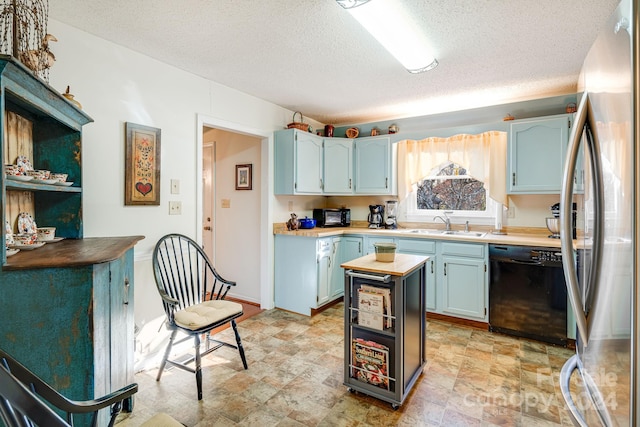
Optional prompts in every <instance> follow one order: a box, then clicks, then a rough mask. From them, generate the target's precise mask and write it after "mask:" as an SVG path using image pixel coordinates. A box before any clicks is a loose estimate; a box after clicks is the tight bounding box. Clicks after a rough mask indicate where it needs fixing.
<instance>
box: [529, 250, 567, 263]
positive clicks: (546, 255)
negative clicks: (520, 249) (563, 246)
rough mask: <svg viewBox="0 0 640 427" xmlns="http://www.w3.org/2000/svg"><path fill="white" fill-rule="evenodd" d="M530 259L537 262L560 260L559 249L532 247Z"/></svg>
mask: <svg viewBox="0 0 640 427" xmlns="http://www.w3.org/2000/svg"><path fill="white" fill-rule="evenodd" d="M531 259H532V260H537V261H539V262H562V254H561V252H560V249H532V250H531Z"/></svg>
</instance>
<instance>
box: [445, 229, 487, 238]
mask: <svg viewBox="0 0 640 427" xmlns="http://www.w3.org/2000/svg"><path fill="white" fill-rule="evenodd" d="M441 234H451V235H454V236H470V237H484V236H486V234H487V233H481V232H479V231H464V230H450V231H443V232H442V233H441Z"/></svg>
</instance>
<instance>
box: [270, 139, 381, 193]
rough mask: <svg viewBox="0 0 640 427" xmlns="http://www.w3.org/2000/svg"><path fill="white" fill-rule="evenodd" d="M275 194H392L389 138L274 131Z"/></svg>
mask: <svg viewBox="0 0 640 427" xmlns="http://www.w3.org/2000/svg"><path fill="white" fill-rule="evenodd" d="M274 142H275V148H274V163H275V172H274V175H275V178H274V193H275V194H276V195H278V194H286V195H296V194H301V195H302V194H326V195H333V194H335V195H354V194H370V195H385V194H392V188H393V186H392V165H391V141H390V139H389V137H379V136H377V137H367V138H357V139H347V138H322V137H319V136H317V135H313V134H310V133H309V132H302V131H300V130H297V129H287V130H281V131H277V132H274Z"/></svg>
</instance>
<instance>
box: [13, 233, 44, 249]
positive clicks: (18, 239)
mask: <svg viewBox="0 0 640 427" xmlns="http://www.w3.org/2000/svg"><path fill="white" fill-rule="evenodd" d="M13 238H14V240H15V243H16V244H17V245H23V246H24V245H33V244H34V243H36V242H37V241H38V235H37V234H36V233H27V234H16V235H15V236H14V237H13Z"/></svg>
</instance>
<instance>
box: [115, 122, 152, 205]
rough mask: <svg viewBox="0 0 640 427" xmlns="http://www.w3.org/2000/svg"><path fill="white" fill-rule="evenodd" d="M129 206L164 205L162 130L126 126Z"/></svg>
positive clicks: (126, 174) (134, 125) (126, 173)
mask: <svg viewBox="0 0 640 427" xmlns="http://www.w3.org/2000/svg"><path fill="white" fill-rule="evenodd" d="M125 139H126V155H125V171H124V173H125V177H124V185H125V189H124V204H125V205H159V204H160V129H158V128H153V127H149V126H143V125H137V124H134V123H129V122H127V123H125Z"/></svg>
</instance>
